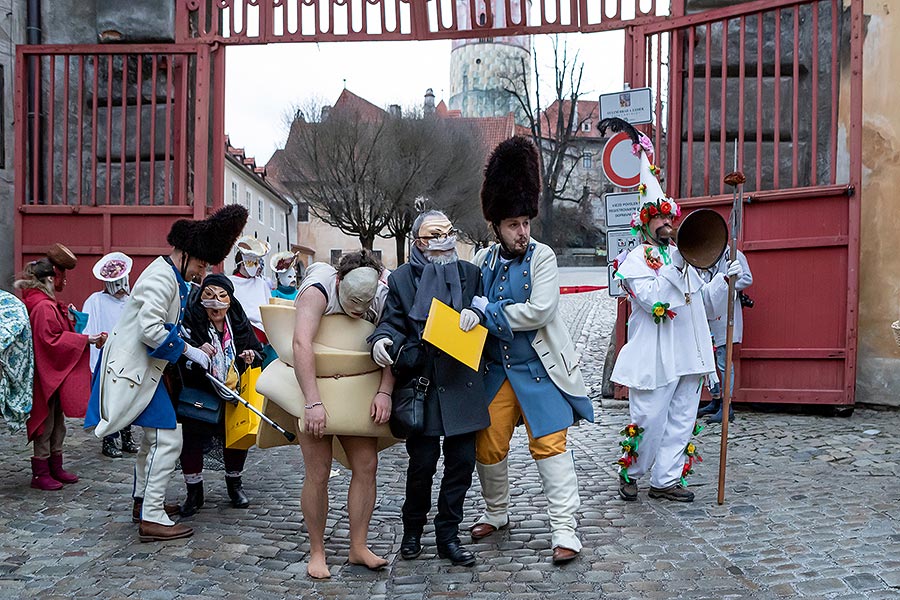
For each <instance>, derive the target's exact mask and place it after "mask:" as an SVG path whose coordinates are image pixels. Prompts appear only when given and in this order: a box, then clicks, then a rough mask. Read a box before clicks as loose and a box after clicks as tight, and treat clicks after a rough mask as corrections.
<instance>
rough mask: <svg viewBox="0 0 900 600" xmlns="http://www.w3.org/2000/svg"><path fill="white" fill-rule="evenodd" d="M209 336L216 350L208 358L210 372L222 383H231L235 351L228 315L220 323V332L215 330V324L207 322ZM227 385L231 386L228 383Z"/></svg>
mask: <svg viewBox="0 0 900 600" xmlns="http://www.w3.org/2000/svg"><path fill="white" fill-rule="evenodd" d="M209 337H210V339H211V340H213V344H214V345H215V346H217V348H216V349H217V350H221V352H216V353H215V354H213V356H212V358H211V359H210V360H209V363H210V369H209V370H210V372H211V373H212V376H213V377H215V378H216V379H218V380H219V381H221V382H222V383H226V384H229V383H231V382H230V381H228V380H229V377H233V375H232V369H234V359H235V356H236V355H237V353H236V352H235V351H234V340H233V339H232V337H231V323H230V322H229V319H228V316H227V315H226V316H225V322H224V323H223V324H222V333H219V332H218V331H216V327H215V325H213V324H212V323H211V322H210V324H209ZM229 387H232V386H231V385H229Z"/></svg>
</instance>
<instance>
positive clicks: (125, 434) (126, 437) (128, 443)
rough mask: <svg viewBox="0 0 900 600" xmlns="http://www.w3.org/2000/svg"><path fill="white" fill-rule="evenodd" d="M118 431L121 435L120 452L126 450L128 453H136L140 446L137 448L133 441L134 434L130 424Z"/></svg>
mask: <svg viewBox="0 0 900 600" xmlns="http://www.w3.org/2000/svg"><path fill="white" fill-rule="evenodd" d="M119 433H120V434H121V436H122V452H127V453H128V454H137V451H138V450H140V448H138V445H137V444H135V443H134V436H133V435H132V433H131V426H128V427H126V428H125V429H123V430H122V431H120V432H119Z"/></svg>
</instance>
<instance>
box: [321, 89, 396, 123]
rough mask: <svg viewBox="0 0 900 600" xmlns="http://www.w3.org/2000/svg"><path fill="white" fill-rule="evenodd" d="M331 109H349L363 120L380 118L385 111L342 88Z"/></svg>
mask: <svg viewBox="0 0 900 600" xmlns="http://www.w3.org/2000/svg"><path fill="white" fill-rule="evenodd" d="M331 110H346V111H351V112H353V113H355V114H357V115H359V117H360V118H361V119H363V120H367V119H372V120H375V119H380V118H382V117H383V116H384V115H385V114H387V113H385V111H384V110H383V109H381V108H378V107H377V106H375V105H374V104H372V103H371V102H369V101H368V100H366V99H365V98H360V97H359V96H357V95H356V94H354V93H353V92H351V91H350V90H348V89H346V88H344V91H342V92H341V95H340V96H338V99H337V102H335V103H334V106H333V107H332V108H331Z"/></svg>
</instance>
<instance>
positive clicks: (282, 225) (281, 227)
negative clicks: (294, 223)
mask: <svg viewBox="0 0 900 600" xmlns="http://www.w3.org/2000/svg"><path fill="white" fill-rule="evenodd" d="M279 216H281V215H279ZM278 220H279V221H281V225H280V226H279V227H278V229H279V230H280V231H281V235H284V234H285V229H286V228H287V226H286V225H285V224H284V222H285V221H287V217H285V218H283V219H278Z"/></svg>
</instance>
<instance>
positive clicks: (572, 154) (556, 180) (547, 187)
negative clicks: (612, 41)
mask: <svg viewBox="0 0 900 600" xmlns="http://www.w3.org/2000/svg"><path fill="white" fill-rule="evenodd" d="M532 59H533V61H534V88H532V87H531V82H530V80H529V77H528V69H526V65H525V59H524V58H523V59H520V65H519V68H518V69H517V70H516V71H515V72H513V73H509V74H506V75H503V76H502V77H501V78H502V79H503V81H504V89H505V91H506V92H507V93H509V94H510V95H512V96H513V97H514V98H515V99H516V102H517V103H518V104H519V106H520V107H521V109H522V112H523V113H524V115H525V119H526V125H527V126H528V128H529V130H530V131H531V137H532V139H533V140H534V143H535V145H536V146H537V148H538V152H539V154H540V158H541V168H542V171H541V188H542V189H541V216H540V225H541V236H542V237H543V238H544V239H545V240H546V241H547V242H548V243H552V241H553V240H554V239H555V236H554V233H555V232H554V222H553V221H554V218H553V217H554V215H553V202H554V201H555V200H564V201H569V202H575V203H578V202H581V201H582V200H583V199H584V198H585V193H586V190H584V189H581V188H579V189H577V190H575V194H574V195H572V194H571V193H569V190H568V187H569V179H570V178H571V176H572V172H573V171H574V170H575V167H576V166H577V164H578V158H579V157H580V156H581V152H580V150H579V149H578V148H577V146H576V145H574V144H573V142H574V140H575V138H576V136H577V134H578V131H579V129H581V125H582V123H584V122H585V121H586V120H588V119H589V118H590V115H589V114H586V115H579V114H578V110H577V106H578V101H579V99H580V98H581V96H582V92H581V81H582V75H583V73H584V63H583V62H582V61H580V60H579V58H578V53H577V52H576V53H575V56H574V57H571V58H570V57H569V53H568V46H567V44H566V43H565V42H563V44H562V47H560V44H559V38H558V37H557V36H554V37H553V67H554V68H553V92H554V95H553V98H552V100H551V101H550V103H549V104H544V103H543V101H542V98H541V78H540V70H539V69H538V56H537V52H532ZM554 104H555V105H556V108H557V110H555V111H548V110H547V109H548V108H550V107H552V106H553V105H554Z"/></svg>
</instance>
